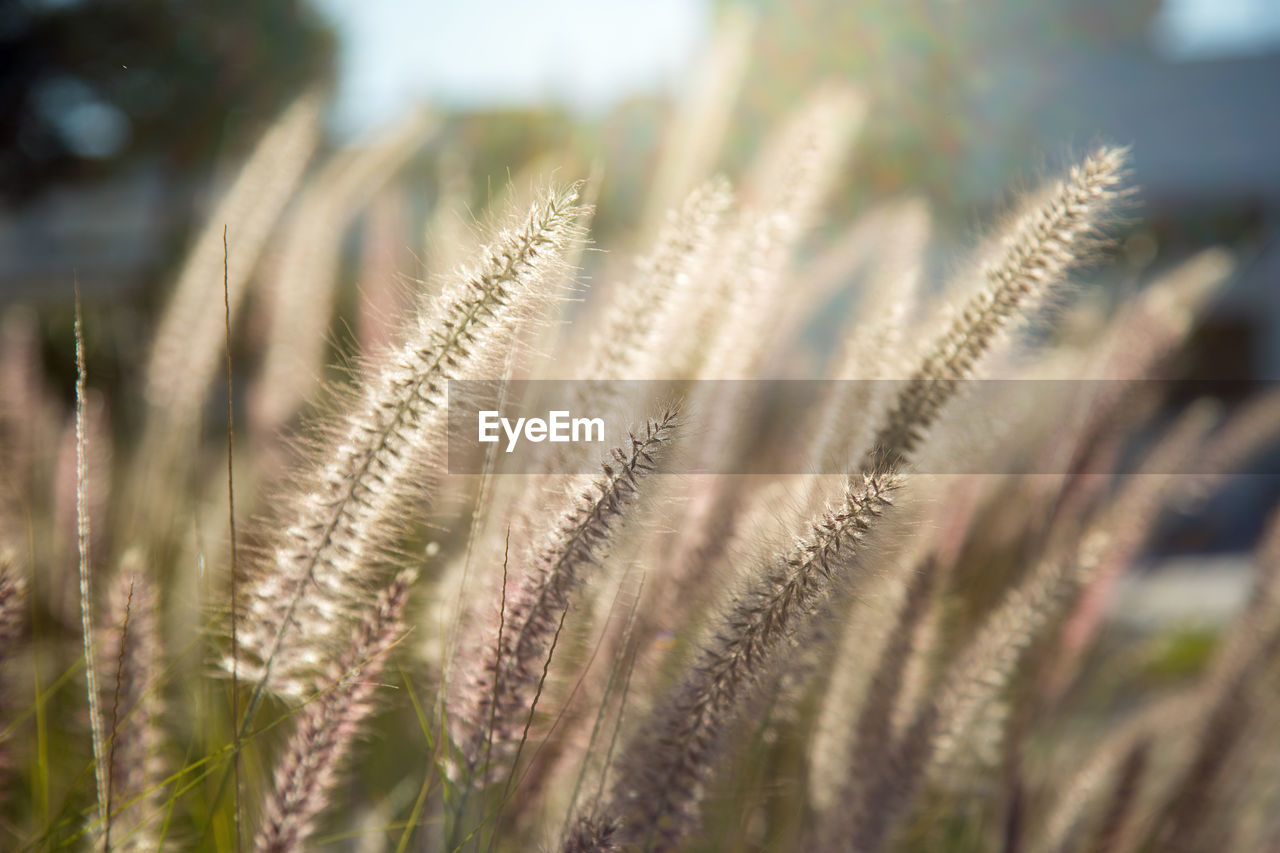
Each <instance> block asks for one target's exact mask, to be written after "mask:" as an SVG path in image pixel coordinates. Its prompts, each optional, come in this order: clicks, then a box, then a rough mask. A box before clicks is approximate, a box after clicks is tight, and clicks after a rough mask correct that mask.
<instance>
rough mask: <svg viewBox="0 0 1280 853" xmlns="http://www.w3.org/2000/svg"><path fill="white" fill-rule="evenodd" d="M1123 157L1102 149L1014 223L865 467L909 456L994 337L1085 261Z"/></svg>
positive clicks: (906, 390) (905, 390)
mask: <svg viewBox="0 0 1280 853" xmlns="http://www.w3.org/2000/svg"><path fill="white" fill-rule="evenodd" d="M1124 161H1125V151H1124V149H1120V148H1102V149H1099V150H1098V151H1096V152H1094V153H1093V154H1092V155H1090V156H1089V157H1088V158H1086V159H1085V161H1084V162H1083V163H1081V164H1080V165H1079V166H1076V167H1074V168H1073V169H1072V170H1071V172H1070V174H1069V176H1068V177H1067V179H1066V180H1064V181H1061V182H1059V183H1058V184H1057V185H1055V186H1054V187H1052V188H1051V190H1050V191H1049V192H1048V194H1047V196H1046V198H1045V200H1044V201H1043V202H1042V203H1039V204H1037V205H1036V206H1034V207H1033V208H1032V209H1031V210H1029V211H1027V212H1026V213H1024V214H1023V215H1022V216H1021V217H1020V218H1019V219H1018V220H1017V222H1015V223H1014V226H1013V229H1012V230H1011V231H1010V232H1009V233H1008V234H1007V235H1006V236H1005V238H1004V240H1002V241H1001V244H1000V250H999V252H998V254H997V256H996V257H994V258H992V259H991V260H989V261H988V262H987V263H986V264H984V266H983V268H982V278H983V280H984V282H985V287H984V288H983V289H982V290H980V291H979V292H978V293H977V294H975V295H974V296H973V297H972V298H970V299H969V301H968V302H967V303H966V304H965V306H964V308H963V309H962V310H961V311H960V313H959V315H958V316H957V317H955V319H954V320H953V321H952V322H951V324H950V326H949V327H948V328H947V330H946V331H945V332H944V333H943V334H942V336H941V337H940V338H938V339H937V340H935V341H934V342H933V343H932V344H931V345H930V348H929V350H928V351H927V352H926V353H925V355H924V357H923V359H922V360H921V362H920V365H919V367H917V368H916V370H915V372H914V373H912V374H911V376H910V378H909V379H908V380H907V382H906V383H905V385H904V386H903V387H902V389H901V390H900V391H899V392H898V395H897V398H896V399H895V400H894V402H893V404H892V405H891V407H890V411H889V414H888V416H887V417H886V418H885V420H884V422H883V423H882V425H881V426H880V427H879V429H878V430H877V433H876V438H875V442H874V448H873V449H872V450H869V451H868V452H867V455H866V457H865V459H864V462H863V465H864V466H867V465H870V464H872V462H873V461H874V460H875V459H877V458H880V456H881V455H882V456H883V458H886V459H887V460H888V461H889V463H890V464H894V465H896V464H900V463H901V462H902V461H904V460H905V459H906V458H907V457H908V456H909V455H910V454H911V453H912V451H913V450H915V448H916V447H917V446H918V445H919V444H920V442H921V440H922V439H923V438H924V435H925V433H926V432H927V431H928V430H929V428H930V426H931V425H932V424H933V422H934V421H935V420H936V419H937V417H938V413H939V412H940V411H941V410H942V407H943V405H944V404H946V403H947V402H948V401H949V400H950V399H951V398H952V397H954V396H955V393H956V390H957V388H958V385H959V382H960V380H961V379H964V378H966V377H968V376H971V375H972V374H973V372H974V369H975V367H976V365H977V363H978V360H979V359H980V358H981V357H982V355H983V354H984V353H986V351H987V350H988V349H990V347H991V345H992V343H993V341H994V340H995V337H996V335H997V334H998V333H999V332H1000V331H1001V330H1002V329H1003V328H1004V327H1005V326H1006V325H1007V324H1008V323H1009V322H1010V321H1011V320H1012V319H1013V318H1014V317H1015V316H1017V315H1018V314H1020V313H1022V312H1025V311H1026V310H1027V309H1028V308H1029V307H1030V306H1031V304H1032V303H1034V302H1038V301H1040V300H1043V299H1044V298H1045V296H1046V295H1048V294H1049V293H1050V292H1051V291H1052V289H1053V288H1055V286H1056V285H1058V283H1059V282H1060V280H1061V279H1062V276H1063V275H1064V274H1065V273H1066V271H1067V269H1068V268H1069V267H1071V266H1072V265H1074V264H1075V263H1077V262H1078V261H1079V260H1080V258H1081V255H1082V253H1083V251H1084V250H1085V248H1086V247H1087V246H1088V245H1089V243H1090V238H1091V236H1092V234H1093V232H1094V231H1095V230H1096V228H1097V227H1098V225H1099V223H1100V222H1101V220H1102V219H1103V217H1105V216H1106V215H1107V213H1108V212H1109V211H1110V210H1111V208H1112V206H1113V204H1114V202H1115V200H1116V199H1117V198H1118V197H1119V195H1120V192H1119V190H1118V187H1119V184H1120V180H1121V176H1122V170H1123V167H1124Z"/></svg>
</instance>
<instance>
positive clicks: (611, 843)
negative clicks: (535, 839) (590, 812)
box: [560, 817, 622, 853]
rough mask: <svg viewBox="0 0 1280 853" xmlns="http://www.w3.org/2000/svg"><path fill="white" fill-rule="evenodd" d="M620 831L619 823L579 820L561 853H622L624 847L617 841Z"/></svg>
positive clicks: (589, 819) (565, 841)
mask: <svg viewBox="0 0 1280 853" xmlns="http://www.w3.org/2000/svg"><path fill="white" fill-rule="evenodd" d="M619 829H620V827H619V826H618V822H617V821H610V820H593V819H591V818H586V817H584V818H579V819H578V822H577V823H576V824H574V827H573V831H572V832H570V833H569V837H568V838H566V839H565V840H564V845H563V846H562V847H561V848H560V850H561V853H621V850H622V846H621V845H619V844H618V843H617V841H615V839H616V838H617V836H618V830H619Z"/></svg>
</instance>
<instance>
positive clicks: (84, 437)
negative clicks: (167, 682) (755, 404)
mask: <svg viewBox="0 0 1280 853" xmlns="http://www.w3.org/2000/svg"><path fill="white" fill-rule="evenodd" d="M75 338H76V543H77V548H78V551H79V555H80V560H79V570H80V627H81V633H82V638H83V641H84V663H85V681H86V686H87V687H88V691H89V728H90V731H91V733H92V736H93V775H94V780H95V781H96V782H97V786H98V817H99V819H100V821H101V822H102V824H103V825H104V826H105V825H106V821H107V796H108V795H107V764H106V751H105V743H106V739H105V738H104V737H103V734H102V711H101V709H100V708H99V701H98V695H99V694H98V674H97V667H96V666H94V664H93V662H94V651H95V646H94V642H93V581H92V572H91V571H90V566H89V558H90V554H89V551H90V547H89V546H90V542H92V537H91V530H90V526H89V449H88V447H87V446H86V445H87V442H88V434H87V431H86V424H85V422H86V415H85V396H86V391H85V367H84V329H83V326H82V325H81V318H80V285H79V283H78V282H77V283H76V288H75Z"/></svg>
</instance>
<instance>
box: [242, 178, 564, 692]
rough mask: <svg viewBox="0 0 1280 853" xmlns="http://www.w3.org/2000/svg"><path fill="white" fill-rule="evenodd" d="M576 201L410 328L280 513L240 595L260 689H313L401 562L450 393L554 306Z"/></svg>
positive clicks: (519, 238)
mask: <svg viewBox="0 0 1280 853" xmlns="http://www.w3.org/2000/svg"><path fill="white" fill-rule="evenodd" d="M577 194H578V188H577V187H576V186H575V187H572V188H570V189H567V190H558V191H553V192H550V193H548V194H547V195H546V197H545V198H544V199H543V200H542V201H541V202H540V203H539V204H537V205H536V206H535V207H534V208H533V209H532V210H531V211H530V212H529V214H528V215H527V217H526V218H525V219H524V221H523V222H521V223H520V224H519V225H517V226H515V227H513V228H512V229H510V230H506V231H504V232H502V233H501V234H499V235H498V237H497V239H496V240H495V241H494V242H493V243H492V244H491V245H490V246H489V247H488V248H486V249H485V250H484V252H483V253H482V254H481V256H480V258H479V260H478V261H477V262H476V264H475V266H474V267H473V268H471V269H470V270H467V271H465V273H464V274H463V275H461V276H460V277H459V279H458V280H456V281H455V282H454V283H453V284H452V286H451V287H450V288H449V290H448V291H447V292H446V293H445V294H444V295H443V296H442V300H441V305H440V308H439V310H438V311H436V312H433V313H430V314H425V315H420V316H418V317H417V318H415V319H414V322H413V323H412V324H411V325H410V327H409V330H408V332H407V334H406V335H405V342H404V343H403V344H402V345H401V346H400V347H398V348H397V349H396V350H394V351H392V352H391V353H389V354H388V355H387V357H386V358H385V360H384V361H383V362H382V365H381V367H380V369H379V370H378V372H377V375H376V376H374V377H371V378H370V379H369V380H367V381H366V383H365V386H364V388H363V389H361V390H360V391H359V395H358V397H357V399H356V400H354V401H353V403H352V404H351V407H350V408H349V409H348V410H347V411H346V412H345V413H344V414H343V415H342V416H341V417H340V418H339V419H338V420H337V421H336V422H335V424H334V425H333V427H332V428H331V429H330V430H329V438H328V439H327V440H326V441H325V443H324V446H323V447H322V449H321V450H320V452H319V453H318V454H317V456H316V457H315V468H314V469H313V470H312V471H311V472H309V475H308V476H306V477H305V478H304V479H302V480H300V481H299V483H298V485H297V486H296V488H295V490H294V494H293V496H292V498H291V499H290V502H289V504H288V508H287V510H286V511H284V512H283V513H281V515H282V517H283V518H284V519H285V521H284V524H283V525H282V529H281V535H279V536H278V537H277V544H276V545H275V547H274V551H273V553H272V554H271V556H270V557H269V558H268V559H267V560H266V561H264V563H263V564H262V565H260V566H259V567H258V569H257V572H256V574H255V575H254V576H253V577H251V578H250V580H249V582H248V583H247V584H246V585H245V589H244V590H243V598H244V600H243V602H242V607H241V612H242V614H243V623H242V625H241V628H240V638H241V645H242V649H243V652H244V655H245V659H244V660H242V661H241V663H240V666H241V671H242V672H245V673H247V674H249V677H251V678H252V679H253V680H254V681H257V682H259V683H260V685H265V686H267V687H269V688H270V689H272V690H275V691H277V692H280V693H284V694H292V695H294V696H302V695H306V694H307V693H308V692H309V690H310V687H311V685H312V683H313V676H314V674H315V673H316V669H317V667H318V666H319V667H323V666H324V664H325V661H326V652H325V651H324V650H325V649H326V647H331V646H332V642H333V641H334V640H335V639H336V637H337V636H338V635H339V634H340V632H341V631H342V630H343V627H344V625H345V623H346V620H347V619H348V618H349V617H350V614H351V612H352V610H353V608H354V609H358V608H359V607H360V606H361V605H362V602H364V601H365V600H366V596H365V594H364V589H365V588H366V586H365V585H366V583H367V579H369V578H370V577H372V576H373V575H374V573H375V572H376V568H377V565H378V564H379V562H382V561H386V560H388V559H389V558H390V557H391V555H390V554H388V553H387V549H388V548H389V546H391V545H393V544H394V539H395V536H396V533H397V531H398V528H399V524H398V519H399V507H400V506H401V505H402V502H403V501H404V500H405V499H406V498H407V497H408V496H409V495H410V494H411V493H413V492H414V491H415V490H416V489H418V488H419V485H418V479H417V475H418V474H419V473H420V471H421V470H422V469H421V466H422V463H423V461H425V460H429V459H430V458H431V456H432V452H433V449H435V450H436V451H438V450H439V448H440V447H441V446H442V442H443V429H442V427H443V417H444V414H443V413H444V409H443V404H444V401H445V397H444V383H445V382H446V381H447V380H448V379H450V378H458V377H462V376H464V375H467V374H466V372H465V371H467V370H468V369H475V366H476V364H477V363H484V360H485V359H486V358H491V357H492V355H493V353H494V349H495V348H496V347H497V346H500V345H501V341H500V340H496V339H494V338H493V337H492V334H493V330H494V328H495V327H496V326H500V325H501V323H502V317H503V315H504V314H508V313H514V314H516V315H517V316H524V317H531V316H532V315H534V314H536V313H537V312H539V311H540V310H542V309H543V308H544V307H545V305H546V304H547V303H548V302H549V301H550V300H551V299H552V298H553V297H554V296H555V290H554V285H553V283H552V282H550V281H549V280H551V279H552V277H553V276H555V275H556V274H558V272H559V270H560V269H561V266H562V263H563V261H562V254H563V253H564V252H565V251H566V250H567V249H568V248H569V247H570V246H572V245H573V244H574V243H576V242H577V241H579V240H580V239H581V234H580V231H579V228H578V224H577V220H578V218H579V216H581V215H582V213H583V212H584V211H583V209H582V208H580V207H578V206H576V205H575V204H574V202H575V200H576V199H577ZM229 668H230V667H229V664H228V669H229Z"/></svg>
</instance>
